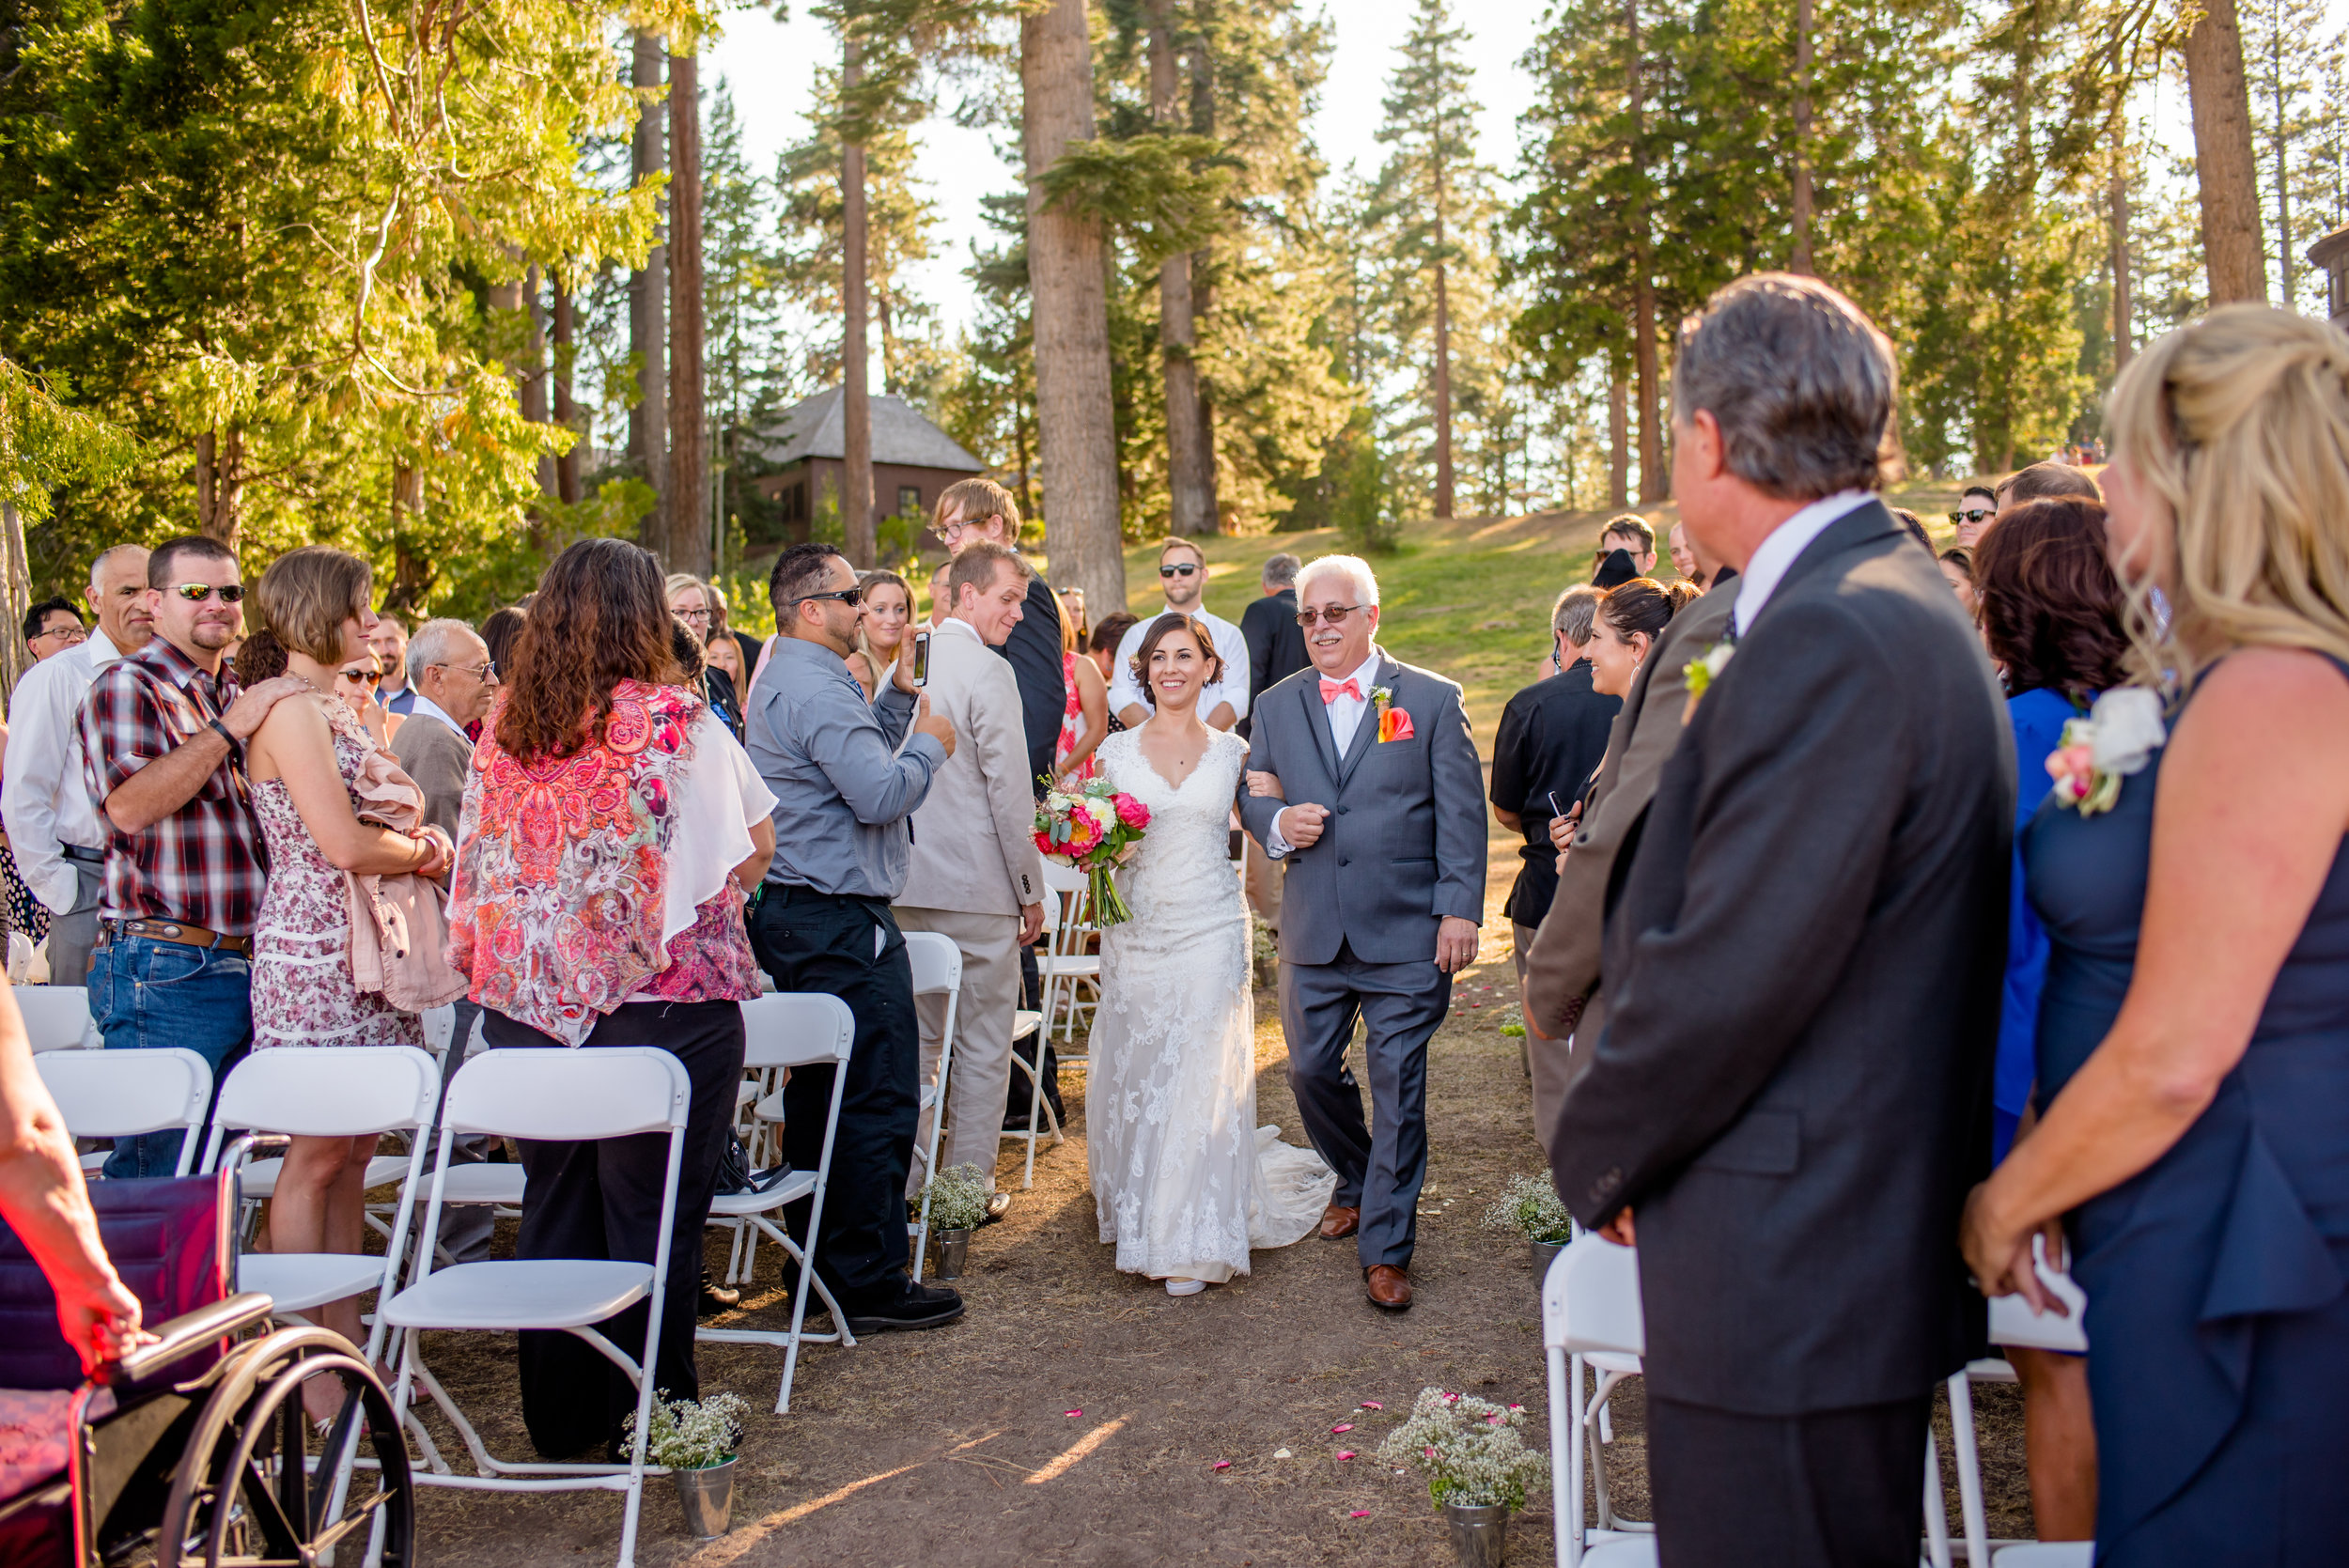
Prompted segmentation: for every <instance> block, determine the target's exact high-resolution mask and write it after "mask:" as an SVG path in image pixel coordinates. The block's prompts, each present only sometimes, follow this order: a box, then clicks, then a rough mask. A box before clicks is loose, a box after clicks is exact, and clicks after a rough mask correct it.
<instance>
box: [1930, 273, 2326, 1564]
mask: <svg viewBox="0 0 2349 1568" xmlns="http://www.w3.org/2000/svg"><path fill="white" fill-rule="evenodd" d="M2111 422H2112V427H2113V430H2114V438H2115V458H2114V463H2113V467H2112V468H2111V469H2109V470H2108V471H2107V474H2106V476H2105V477H2106V489H2107V496H2108V501H2109V502H2110V505H2111V511H2110V516H2109V519H2108V533H2109V539H2110V546H2111V549H2112V551H2113V554H2114V565H2115V567H2116V569H2118V570H2119V572H2120V574H2121V576H2122V577H2123V580H2124V581H2129V582H2134V583H2138V584H2141V585H2144V586H2146V587H2157V588H2158V589H2160V591H2161V594H2162V598H2163V602H2164V603H2165V604H2166V606H2167V612H2168V620H2167V622H2166V624H2164V623H2161V622H2158V621H2156V619H2155V617H2154V616H2153V615H2151V614H2146V615H2141V616H2139V617H2137V619H2138V620H2139V623H2140V624H2139V625H2138V627H2137V630H2138V631H2139V634H2140V636H2141V638H2142V639H2143V640H2145V641H2146V642H2148V643H2149V644H2153V645H2155V646H2156V647H2157V648H2158V653H2157V655H2155V659H2156V660H2157V662H2156V663H2155V664H2154V665H2153V666H2152V667H2156V668H2160V669H2164V670H2169V671H2171V672H2174V673H2175V674H2176V675H2177V677H2178V679H2177V681H2176V684H2177V686H2178V688H2179V689H2180V690H2181V691H2183V693H2184V695H2183V696H2182V698H2180V699H2179V700H2177V701H2176V702H2174V703H2173V704H2172V705H2171V706H2170V709H2169V710H2168V712H2167V713H2166V714H2162V715H2161V718H2162V719H2163V720H2164V721H2166V726H2165V724H2164V723H2157V722H2155V713H2156V712H2157V711H2158V710H2159V708H2160V704H2159V702H2158V701H2157V700H2156V699H2155V698H2154V697H2153V695H2152V693H2150V692H2148V691H2121V692H2112V693H2108V694H2107V696H2106V697H2105V698H2104V699H2103V700H2101V701H2100V702H2099V703H2098V705H2097V706H2096V709H2095V710H2094V712H2093V714H2092V722H2094V724H2095V727H2096V731H2097V735H2096V739H2095V751H2094V755H2093V757H2092V758H2090V757H2085V756H2072V755H2069V754H2067V753H2058V755H2059V758H2060V759H2062V760H2065V761H2066V762H2068V763H2069V764H2071V765H2072V771H2071V772H2070V775H2069V779H2070V787H2067V784H2065V783H2062V782H2060V783H2059V784H2058V787H2057V788H2056V789H2055V790H2053V791H2051V792H2050V795H2049V797H2048V799H2047V800H2046V801H2045V802H2043V803H2042V804H2041V806H2040V808H2039V810H2038V813H2037V815H2035V816H2034V818H2033V820H2032V822H2031V824H2030V830H2029V831H2028V832H2027V834H2026V836H2025V840H2024V846H2023V856H2024V862H2025V866H2026V869H2027V876H2028V879H2029V890H2028V891H2029V894H2030V902H2031V906H2032V908H2033V909H2034V910H2035V911H2036V913H2037V915H2038V917H2039V919H2040V921H2041V922H2042V923H2043V924H2044V925H2045V927H2046V933H2047V937H2048V941H2049V954H2048V961H2047V970H2046V984H2045V986H2044V989H2043V992H2042V1001H2041V1008H2040V1015H2039V1029H2038V1040H2037V1058H2038V1061H2037V1073H2038V1087H2037V1101H2036V1103H2037V1104H2038V1106H2039V1107H2040V1109H2041V1111H2042V1120H2041V1121H2040V1124H2039V1126H2038V1127H2037V1129H2036V1131H2034V1132H2033V1133H2032V1135H2031V1136H2030V1137H2029V1138H2027V1139H2024V1140H2023V1141H2020V1142H2018V1143H2017V1144H2016V1145H2015V1150H2014V1153H2013V1154H2012V1155H2011V1156H2010V1157H2008V1159H2007V1160H2006V1162H2005V1163H2004V1164H2003V1165H2002V1166H2000V1167H1999V1170H1998V1171H1997V1172H1995V1173H1994V1174H1993V1176H1992V1178H1991V1179H1990V1181H1989V1182H1987V1183H1985V1184H1984V1185H1983V1187H1981V1188H1977V1189H1976V1191H1975V1193H1974V1195H1973V1198H1972V1199H1971V1200H1970V1201H1969V1202H1968V1205H1967V1218H1966V1223H1965V1234H1964V1245H1965V1250H1966V1254H1967V1258H1968V1262H1969V1263H1970V1264H1971V1265H1972V1266H1973V1268H1974V1271H1975V1274H1976V1276H1977V1278H1979V1279H1980V1280H1982V1281H1983V1288H1984V1289H1985V1291H1987V1292H1989V1293H1991V1294H1994V1295H1997V1294H2006V1293H2010V1292H2019V1293H2021V1294H2023V1295H2025V1296H2037V1295H2038V1294H2039V1287H2038V1285H2037V1283H2036V1281H2034V1280H2032V1279H2031V1278H2030V1262H2029V1259H2030V1234H2031V1233H2032V1232H2033V1231H2034V1230H2037V1229H2038V1228H2040V1227H2041V1226H2042V1225H2043V1224H2044V1223H2046V1222H2047V1221H2050V1220H2053V1219H2057V1218H2059V1217H2061V1219H2063V1220H2064V1223H2065V1227H2066V1230H2067V1232H2068V1239H2069V1242H2070V1247H2071V1258H2072V1271H2073V1275H2074V1277H2075V1278H2076V1279H2077V1281H2079V1283H2080V1284H2081V1285H2082V1286H2084V1287H2085V1288H2086V1290H2087V1293H2088V1301H2089V1306H2088V1316H2087V1324H2086V1327H2087V1331H2088V1340H2089V1346H2090V1349H2089V1382H2090V1387H2091V1390H2092V1403H2093V1405H2094V1421H2095V1428H2096V1444H2097V1452H2098V1460H2099V1466H2100V1470H2101V1475H2100V1483H2099V1488H2098V1494H2097V1507H2096V1543H2097V1546H2096V1555H2097V1561H2098V1562H2099V1563H2100V1564H2117V1565H2125V1568H2145V1565H2161V1568H2166V1565H2170V1564H2175V1565H2178V1568H2186V1565H2187V1564H2193V1565H2197V1568H2200V1565H2203V1564H2218V1563H2223V1564H2237V1563H2240V1564H2253V1563H2256V1564H2262V1565H2269V1564H2276V1565H2295V1568H2296V1565H2300V1564H2311V1565H2312V1564H2317V1563H2335V1562H2339V1561H2341V1560H2342V1555H2343V1552H2344V1549H2349V1548H2344V1545H2343V1543H2344V1542H2349V1484H2344V1480H2343V1478H2344V1477H2349V853H2344V832H2345V831H2349V602H2341V601H2342V600H2349V595H2344V594H2343V592H2342V587H2341V585H2342V584H2344V583H2349V344H2344V343H2342V342H2341V340H2339V339H2338V337H2337V336H2335V335H2334V334H2329V333H2328V331H2327V329H2326V328H2324V327H2322V326H2319V325H2317V324H2315V323H2309V322H2301V321H2298V320H2297V319H2295V318H2291V317H2288V316H2286V315H2285V314H2284V313H2282V312H2279V311H2271V310H2267V309H2264V308H2262V307H2258V306H2234V307H2229V308H2226V309H2223V310H2221V311H2218V312H2216V313H2214V314H2213V315H2212V316H2211V317H2209V318H2206V319H2204V320H2203V321H2201V322H2199V323H2197V324H2195V325H2193V326H2189V327H2187V328H2185V329H2183V330H2181V331H2180V332H2178V333H2175V334H2171V336H2170V337H2169V338H2166V339H2164V340H2163V341H2162V342H2161V343H2159V344H2156V345H2155V346H2154V347H2153V348H2151V349H2148V350H2147V351H2146V353H2145V355H2144V356H2143V357H2141V358H2140V359H2139V361H2138V362H2137V364H2136V365H2133V366H2132V367H2131V369H2130V371H2129V372H2128V373H2127V374H2126V375H2124V376H2123V380H2122V381H2121V382H2120V384H2119V385H2118V386H2117V387H2116V388H2115V391H2114V394H2113V399H2112V408H2111ZM2328 596H2329V597H2328ZM2147 597H2148V599H2149V601H2150V598H2151V596H2150V595H2149V596H2147ZM2132 704H2133V705H2134V706H2132ZM2091 761H2092V762H2093V765H2094V768H2093V771H2089V770H2087V768H2086V767H2085V765H2086V764H2088V763H2090V762H2091ZM2083 791H2084V792H2085V794H2086V799H2085V800H2084V801H2083V800H2079V799H2078V796H2079V795H2080V794H2081V793H2082V792H2083ZM2083 804H2084V805H2086V806H2087V807H2088V808H2089V809H2088V810H2085V811H2083V810H2082V809H2081V806H2082V805H2083ZM2140 959H2141V960H2142V962H2140Z"/></svg>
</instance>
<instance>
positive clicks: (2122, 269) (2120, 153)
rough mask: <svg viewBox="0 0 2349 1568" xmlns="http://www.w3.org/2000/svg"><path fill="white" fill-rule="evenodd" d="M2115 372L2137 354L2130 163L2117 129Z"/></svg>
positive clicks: (2112, 200)
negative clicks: (2131, 266)
mask: <svg viewBox="0 0 2349 1568" xmlns="http://www.w3.org/2000/svg"><path fill="white" fill-rule="evenodd" d="M2108 199H2109V202H2110V206H2111V212H2112V217H2111V229H2112V233H2111V241H2112V373H2113V374H2114V375H2116V376H2117V375H2119V374H2120V373H2121V372H2122V371H2123V370H2125V369H2127V368H2128V365H2129V361H2130V360H2131V359H2133V358H2135V357H2136V354H2137V345H2136V343H2135V342H2134V340H2133V339H2134V336H2135V333H2136V326H2135V323H2133V322H2132V321H2131V320H2130V309H2129V305H2130V302H2129V165H2128V148H2127V147H2126V146H2125V145H2124V144H2123V142H2122V140H2121V137H2120V135H2119V133H2118V132H2117V130H2116V133H2115V135H2114V138H2113V148H2112V184H2111V189H2110V191H2109V192H2108Z"/></svg>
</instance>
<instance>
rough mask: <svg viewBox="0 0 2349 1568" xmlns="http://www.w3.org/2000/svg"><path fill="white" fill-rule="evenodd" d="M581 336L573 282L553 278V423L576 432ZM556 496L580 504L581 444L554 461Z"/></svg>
mask: <svg viewBox="0 0 2349 1568" xmlns="http://www.w3.org/2000/svg"><path fill="white" fill-rule="evenodd" d="M578 332H579V327H578V321H577V318H575V317H574V316H573V314H572V310H571V280H570V279H569V278H568V277H566V276H564V275H563V274H562V273H561V272H557V273H555V274H554V422H555V423H556V424H557V425H560V426H562V427H564V428H566V429H568V430H571V431H574V432H576V431H577V430H578V429H579V405H578V404H577V403H574V402H573V401H572V400H571V349H572V345H573V343H574V342H575V341H576V338H577V335H578ZM554 496H555V499H556V500H558V501H560V502H562V503H563V504H564V505H567V506H568V505H572V504H574V503H576V502H577V501H578V500H579V442H577V441H576V440H575V441H573V442H571V448H570V450H569V451H568V452H564V453H560V454H558V455H557V456H556V458H555V459H554Z"/></svg>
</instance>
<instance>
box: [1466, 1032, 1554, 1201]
mask: <svg viewBox="0 0 2349 1568" xmlns="http://www.w3.org/2000/svg"><path fill="white" fill-rule="evenodd" d="M1503 1032H1504V1033H1505V1032H1506V1031H1505V1030H1504V1031H1503ZM1517 1032H1518V1033H1519V1034H1523V1033H1524V1032H1525V1030H1524V1028H1523V1026H1519V1027H1518V1029H1517ZM1485 1223H1486V1225H1488V1226H1490V1227H1491V1228H1492V1229H1494V1230H1496V1231H1510V1232H1513V1233H1515V1234H1518V1235H1521V1236H1523V1237H1525V1239H1526V1240H1528V1241H1550V1242H1560V1241H1568V1240H1571V1239H1572V1238H1573V1235H1574V1217H1573V1216H1572V1215H1570V1214H1568V1213H1567V1212H1566V1205H1565V1204H1563V1203H1560V1202H1559V1201H1558V1189H1557V1188H1556V1187H1554V1186H1553V1185H1552V1184H1551V1182H1550V1179H1549V1173H1548V1172H1543V1173H1542V1174H1540V1175H1538V1176H1512V1177H1510V1178H1509V1181H1508V1184H1507V1185H1506V1186H1504V1187H1502V1188H1501V1196H1500V1197H1498V1198H1496V1199H1494V1200H1493V1201H1492V1203H1491V1204H1490V1205H1488V1206H1487V1207H1486V1210H1485Z"/></svg>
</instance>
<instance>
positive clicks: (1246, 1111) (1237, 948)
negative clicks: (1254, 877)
mask: <svg viewBox="0 0 2349 1568" xmlns="http://www.w3.org/2000/svg"><path fill="white" fill-rule="evenodd" d="M1099 756H1100V759H1101V766H1102V768H1103V770H1104V771H1105V772H1106V773H1107V775H1108V776H1109V779H1110V781H1111V782H1112V784H1114V785H1115V786H1116V787H1117V788H1118V789H1120V790H1123V791H1125V792H1126V793H1128V794H1129V795H1132V796H1134V797H1135V798H1136V799H1138V800H1141V801H1142V803H1143V805H1145V806H1147V807H1149V808H1150V826H1149V830H1148V831H1147V833H1146V834H1145V835H1144V836H1143V841H1142V843H1141V844H1140V845H1139V846H1137V847H1136V849H1135V851H1134V854H1133V857H1132V859H1131V860H1129V861H1128V862H1127V864H1126V865H1125V866H1124V867H1123V868H1122V869H1121V870H1120V871H1119V872H1118V874H1117V877H1118V887H1119V889H1120V891H1122V892H1123V893H1124V894H1125V896H1126V902H1127V905H1128V908H1131V909H1132V911H1133V919H1131V920H1130V921H1128V922H1125V923H1123V924H1117V925H1112V926H1110V927H1109V928H1107V929H1106V930H1105V931H1104V932H1103V933H1102V937H1101V1005H1100V1007H1099V1008H1098V1009H1097V1012H1096V1014H1095V1017H1094V1023H1093V1033H1092V1040H1091V1045H1090V1055H1091V1066H1090V1067H1089V1069H1088V1071H1087V1074H1086V1082H1085V1153H1086V1157H1087V1160H1088V1163H1089V1164H1090V1167H1091V1170H1092V1176H1093V1199H1094V1203H1095V1206H1096V1208H1097V1210H1098V1214H1099V1219H1100V1222H1101V1239H1102V1241H1103V1242H1105V1243H1107V1242H1114V1243H1115V1244H1116V1246H1117V1266H1118V1267H1119V1268H1120V1269H1121V1270H1124V1271H1125V1272H1127V1273H1132V1274H1143V1275H1146V1276H1148V1277H1150V1278H1152V1279H1192V1280H1209V1281H1218V1282H1221V1281H1227V1280H1229V1279H1231V1278H1232V1276H1234V1275H1235V1274H1245V1273H1247V1272H1248V1250H1249V1249H1250V1248H1251V1247H1286V1246H1288V1245H1290V1244H1291V1243H1293V1242H1296V1241H1299V1240H1301V1239H1303V1238H1304V1236H1305V1235H1306V1234H1307V1233H1309V1232H1311V1231H1312V1230H1313V1229H1314V1227H1315V1225H1316V1224H1317V1223H1318V1222H1319V1221H1320V1219H1321V1213H1322V1210H1323V1208H1324V1207H1325V1206H1326V1205H1327V1204H1328V1203H1329V1202H1330V1193H1331V1192H1332V1191H1333V1190H1335V1188H1336V1186H1337V1176H1336V1174H1335V1173H1334V1172H1331V1171H1330V1168H1329V1166H1327V1165H1326V1164H1324V1163H1323V1162H1322V1159H1321V1157H1320V1156H1319V1155H1316V1154H1315V1153H1314V1152H1313V1151H1312V1150H1311V1149H1300V1148H1298V1147H1296V1146H1294V1145H1292V1144H1288V1143H1283V1142H1282V1141H1280V1138H1279V1132H1280V1129H1279V1128H1278V1127H1273V1126H1264V1127H1259V1126H1256V1052H1255V1044H1256V1017H1255V999H1254V996H1253V994H1252V991H1251V989H1250V986H1249V981H1250V974H1249V967H1250V966H1249V944H1250V928H1249V921H1248V906H1247V902H1246V900H1245V899H1244V898H1243V897H1242V896H1241V893H1240V885H1239V877H1237V875H1236V874H1235V873H1234V872H1233V870H1232V862H1231V861H1230V859H1229V854H1230V850H1229V839H1228V826H1227V824H1228V814H1229V812H1230V810H1231V805H1232V797H1233V791H1234V789H1235V788H1236V786H1237V784H1238V783H1239V775H1240V770H1241V768H1242V767H1243V766H1244V765H1245V764H1246V761H1247V757H1248V745H1247V742H1246V741H1244V740H1242V739H1240V738H1239V737H1237V736H1235V735H1230V734H1225V733H1221V732H1218V733H1217V734H1216V735H1215V737H1214V739H1213V740H1212V741H1211V742H1210V743H1209V745H1208V747H1207V753H1206V755H1205V756H1204V757H1202V758H1201V759H1200V761H1199V766H1198V767H1197V768H1194V769H1193V770H1192V771H1191V773H1190V776H1189V777H1188V778H1186V779H1185V780H1184V781H1183V783H1182V784H1181V786H1180V787H1179V788H1178V787H1176V786H1175V785H1172V784H1168V783H1167V782H1166V781H1165V780H1164V779H1163V778H1161V777H1159V773H1158V771H1157V769H1155V768H1152V767H1151V766H1150V764H1149V763H1148V762H1147V761H1146V760H1144V758H1143V754H1142V749H1141V744H1140V737H1139V735H1138V734H1137V733H1136V732H1133V731H1127V732H1123V733H1120V734H1117V735H1113V736H1111V737H1109V738H1108V739H1107V740H1106V741H1104V742H1103V743H1102V745H1101V749H1100V752H1099Z"/></svg>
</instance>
